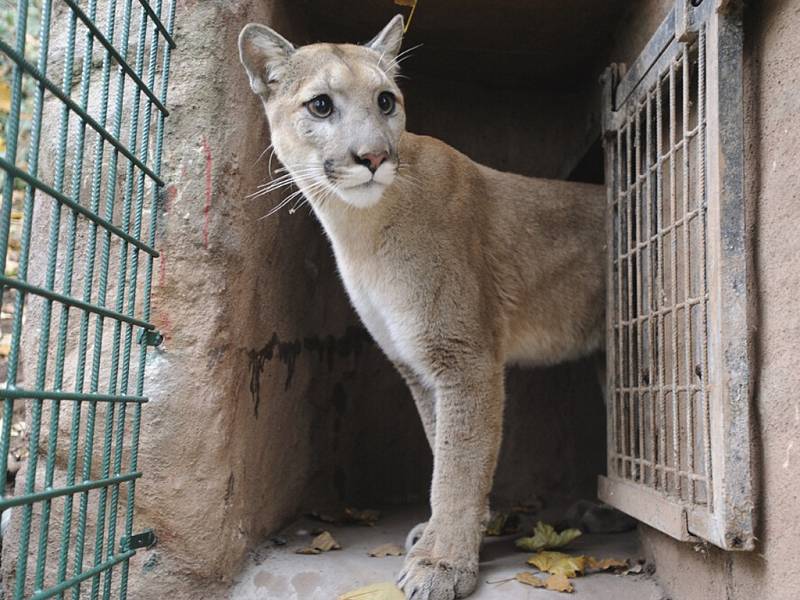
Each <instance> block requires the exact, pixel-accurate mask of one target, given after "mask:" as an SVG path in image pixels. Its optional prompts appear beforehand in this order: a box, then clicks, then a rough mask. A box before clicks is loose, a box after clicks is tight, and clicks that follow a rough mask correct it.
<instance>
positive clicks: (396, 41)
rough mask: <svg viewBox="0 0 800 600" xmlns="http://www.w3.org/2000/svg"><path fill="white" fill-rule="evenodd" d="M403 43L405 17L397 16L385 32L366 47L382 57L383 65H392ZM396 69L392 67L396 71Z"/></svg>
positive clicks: (384, 29) (385, 28)
mask: <svg viewBox="0 0 800 600" xmlns="http://www.w3.org/2000/svg"><path fill="white" fill-rule="evenodd" d="M402 43H403V15H395V16H394V17H393V18H392V20H391V21H389V24H388V25H386V27H384V28H383V30H382V31H381V32H380V33H379V34H378V35H376V36H375V37H374V38H372V39H371V40H370V41H369V42H367V43H366V44H365V45H366V46H367V48H372V49H373V50H375V51H376V52H377V53H378V54H380V55H381V63H382V64H383V65H387V66H388V65H390V64H391V63H392V61H393V60H394V59H395V58H396V57H397V53H398V52H400V44H402ZM395 68H396V67H392V69H393V70H394V69H395Z"/></svg>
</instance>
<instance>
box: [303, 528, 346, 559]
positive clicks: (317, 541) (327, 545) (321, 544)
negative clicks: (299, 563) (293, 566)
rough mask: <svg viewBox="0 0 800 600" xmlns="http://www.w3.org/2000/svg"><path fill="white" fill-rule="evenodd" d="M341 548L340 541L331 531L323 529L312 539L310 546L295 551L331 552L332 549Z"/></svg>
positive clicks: (306, 552)
mask: <svg viewBox="0 0 800 600" xmlns="http://www.w3.org/2000/svg"><path fill="white" fill-rule="evenodd" d="M341 548H342V547H341V546H340V545H339V542H337V541H336V540H335V539H334V538H333V536H332V535H331V534H330V533H329V532H327V531H323V532H322V533H320V534H319V535H318V536H317V537H315V538H314V539H313V540H312V542H311V545H310V546H307V547H306V548H300V549H299V550H295V553H296V554H320V553H321V552H329V551H330V550H341Z"/></svg>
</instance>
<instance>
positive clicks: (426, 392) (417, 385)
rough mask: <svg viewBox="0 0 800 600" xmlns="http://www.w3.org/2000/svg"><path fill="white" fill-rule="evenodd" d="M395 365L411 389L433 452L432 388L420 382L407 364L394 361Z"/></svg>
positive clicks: (434, 439)
mask: <svg viewBox="0 0 800 600" xmlns="http://www.w3.org/2000/svg"><path fill="white" fill-rule="evenodd" d="M395 367H396V368H397V370H398V372H399V373H400V375H402V376H403V379H405V381H406V384H407V385H408V389H409V390H411V396H413V398H414V403H415V404H416V405H417V412H419V418H420V419H421V420H422V427H423V428H424V429H425V436H426V437H427V438H428V444H430V447H431V452H434V451H435V450H436V396H435V394H434V390H433V388H431V387H428V386H426V385H425V384H424V383H422V380H421V379H420V378H419V376H418V375H417V374H416V373H415V372H414V371H413V370H412V369H411V367H409V366H408V365H405V364H403V363H401V362H396V363H395Z"/></svg>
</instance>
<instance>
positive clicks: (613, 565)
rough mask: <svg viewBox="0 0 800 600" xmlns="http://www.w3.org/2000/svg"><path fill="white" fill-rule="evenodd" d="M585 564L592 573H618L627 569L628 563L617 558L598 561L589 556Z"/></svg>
mask: <svg viewBox="0 0 800 600" xmlns="http://www.w3.org/2000/svg"><path fill="white" fill-rule="evenodd" d="M586 562H587V567H588V568H589V569H591V570H593V571H619V570H623V569H627V568H628V561H627V560H620V559H618V558H602V559H600V560H598V559H596V558H594V557H593V556H589V557H588V558H587V559H586Z"/></svg>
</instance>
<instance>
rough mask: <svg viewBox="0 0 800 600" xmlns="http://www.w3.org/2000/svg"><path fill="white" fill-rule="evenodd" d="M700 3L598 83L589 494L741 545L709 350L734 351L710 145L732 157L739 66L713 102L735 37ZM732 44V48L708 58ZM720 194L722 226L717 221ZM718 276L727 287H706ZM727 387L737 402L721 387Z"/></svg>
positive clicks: (745, 444) (714, 357)
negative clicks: (595, 449) (601, 88)
mask: <svg viewBox="0 0 800 600" xmlns="http://www.w3.org/2000/svg"><path fill="white" fill-rule="evenodd" d="M693 4H697V5H698V6H696V7H695V6H692V5H693ZM703 4H704V3H702V2H694V3H692V4H690V3H688V2H685V1H681V0H679V1H678V2H677V3H676V6H675V8H674V9H673V11H672V12H671V13H670V14H669V16H668V17H667V19H666V20H665V22H664V24H663V25H662V27H661V28H660V29H659V31H658V33H657V34H656V35H655V36H654V38H653V40H652V41H651V43H650V44H649V45H648V47H647V48H646V49H645V52H644V53H643V55H642V57H640V59H639V60H638V61H637V62H636V64H634V65H633V67H632V69H631V70H630V71H629V72H628V73H627V74H626V75H625V76H624V77H617V80H616V81H611V82H610V85H609V90H608V91H609V100H610V102H611V106H610V107H608V108H607V115H606V128H605V129H606V143H605V149H606V161H607V166H606V169H607V182H608V186H609V194H608V199H609V202H608V204H609V213H608V234H609V245H608V252H609V256H608V270H609V279H608V288H609V289H608V299H609V302H608V330H607V346H608V369H609V373H608V375H609V381H608V394H607V402H608V429H609V447H608V477H607V478H602V479H601V490H600V493H601V496H603V497H604V498H605V499H606V500H607V501H609V502H610V503H612V504H615V505H617V506H619V507H620V508H622V509H623V510H627V511H628V512H630V513H631V514H634V515H635V516H637V517H638V518H640V519H642V520H644V521H646V522H648V523H650V524H651V525H654V526H656V527H658V528H660V529H662V530H663V531H666V532H667V533H670V534H671V535H673V536H675V537H678V538H680V539H692V538H695V537H702V538H705V539H708V540H710V541H712V542H714V543H716V544H718V545H720V546H722V547H726V548H727V547H729V548H737V549H741V548H744V547H751V546H752V529H751V528H752V522H751V519H750V517H751V514H750V513H751V512H752V500H751V498H749V495H748V497H747V498H746V499H745V501H744V502H743V504H742V505H741V506H738V507H736V510H738V512H739V517H738V518H737V519H730V518H729V514H730V512H731V510H730V509H731V502H732V501H735V498H733V496H732V495H731V494H730V493H729V490H730V489H731V488H732V487H734V486H739V487H740V488H745V489H747V490H748V492H749V486H750V473H749V464H747V465H746V468H744V469H742V468H741V465H739V466H738V468H737V469H735V470H734V469H732V468H731V467H732V465H733V464H734V461H732V460H730V455H731V451H732V452H739V453H742V454H744V455H746V456H749V446H750V440H749V435H748V430H747V400H748V398H747V396H746V385H747V379H746V363H745V364H744V366H743V365H742V364H739V363H737V364H731V362H730V357H731V356H733V355H720V353H724V352H726V351H727V350H728V349H730V348H733V349H734V350H735V351H736V352H737V353H739V354H741V356H744V357H745V359H746V348H745V347H744V341H743V337H741V331H743V330H744V329H746V323H745V322H744V312H743V311H738V312H737V311H733V310H731V309H729V308H728V306H727V305H726V303H728V304H729V302H728V300H729V299H730V298H733V297H734V296H725V295H724V294H736V295H737V296H738V298H735V300H736V301H737V302H743V296H744V285H743V278H744V265H743V261H742V256H743V248H740V247H738V244H739V243H740V242H741V239H740V238H734V237H733V236H734V235H740V231H739V230H741V229H742V227H743V214H744V213H743V205H742V204H741V202H740V200H741V197H740V189H739V190H736V189H732V187H727V188H726V187H725V183H726V177H727V179H728V180H730V179H731V178H732V177H731V174H726V171H730V170H734V169H736V168H737V167H740V163H739V164H738V165H737V164H736V163H734V164H727V165H726V164H723V163H720V162H719V160H720V158H719V157H720V149H719V148H720V146H719V145H720V144H725V143H728V144H731V145H730V146H728V147H727V148H726V149H725V151H727V152H733V156H737V152H738V158H739V161H741V147H740V146H739V147H737V144H740V142H741V127H742V123H741V121H740V122H739V123H738V131H734V132H733V135H729V134H731V130H730V129H723V128H722V126H721V120H720V118H719V116H720V111H725V110H729V111H733V113H734V116H735V113H736V112H737V110H738V111H739V116H741V112H740V107H741V73H740V72H739V73H738V76H739V78H738V81H733V82H732V83H733V84H736V83H738V98H737V97H724V98H720V95H719V93H720V85H719V83H720V80H719V76H720V72H721V67H724V65H723V63H726V62H728V63H730V62H733V63H734V65H735V64H736V63H737V61H741V45H740V42H741V39H740V38H738V39H737V38H736V37H735V35H736V34H737V33H740V30H739V29H738V26H737V24H738V17H737V16H736V14H735V13H725V14H720V13H717V12H715V10H713V5H714V4H715V3H714V2H711V1H710V0H706V2H705V5H706V6H703ZM728 8H730V7H728ZM709 41H710V42H711V43H709ZM737 42H738V43H739V47H738V55H737V54H735V53H734V54H730V53H728V52H727V51H726V52H724V53H723V52H721V49H722V48H727V47H728V46H729V45H730V47H731V49H732V50H735V49H736V46H735V44H736V43H737ZM709 54H711V56H709ZM739 64H740V62H739ZM709 68H710V71H709ZM734 73H735V71H734ZM607 77H611V78H613V77H614V72H609V73H608V74H607ZM730 83H731V82H728V84H730ZM707 84H713V85H712V86H711V87H712V89H711V90H709V86H708V85H707ZM731 89H732V91H733V92H734V93H736V89H737V86H736V85H734V87H732V88H731ZM736 125H737V123H736V122H735V119H734V122H733V123H732V125H731V126H736ZM726 136H727V137H726ZM726 140H727V141H726ZM710 146H713V147H710ZM736 175H737V174H736V173H733V176H736ZM740 175H741V172H740V171H739V173H738V176H739V180H738V183H740V182H741V180H740ZM709 178H710V179H711V181H709ZM709 184H711V186H713V187H711V188H710V185H709ZM732 198H734V199H736V201H737V202H736V203H735V204H731V203H730V200H731V199H732ZM726 203H727V204H728V205H729V206H730V210H731V211H732V212H731V213H730V214H726V215H724V219H727V220H728V221H729V224H730V223H732V224H734V225H735V228H733V229H732V228H730V227H726V224H725V222H724V219H721V218H720V217H721V215H722V213H721V212H720V211H721V206H723V205H725V204H726ZM730 249H735V250H736V254H735V255H734V254H732V253H731V252H729V250H730ZM731 276H733V281H735V285H736V286H739V285H741V288H740V289H738V290H737V289H735V288H732V289H727V290H726V289H724V287H720V286H721V285H722V286H724V283H725V280H726V277H727V278H729V279H730V277H731ZM726 316H727V317H731V316H734V317H735V319H734V320H733V321H732V322H731V321H729V322H726ZM731 327H738V328H739V332H737V333H733V335H731V331H730V328H731ZM723 329H724V330H723ZM742 369H744V372H742ZM731 380H733V381H735V383H736V384H737V385H739V386H740V387H741V388H743V389H744V390H745V392H744V395H743V396H742V390H741V389H739V388H736V389H735V390H733V393H731V389H729V388H728V387H727V386H729V383H730V381H731ZM738 405H741V406H738ZM732 408H734V409H738V410H739V412H738V414H737V415H735V419H734V420H732V419H731V417H730V414H731V409H732ZM742 425H744V426H743V427H742ZM731 477H736V478H737V480H736V481H732V480H731V479H730V478H731ZM718 496H719V497H718ZM742 514H744V518H743V517H742Z"/></svg>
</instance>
